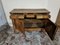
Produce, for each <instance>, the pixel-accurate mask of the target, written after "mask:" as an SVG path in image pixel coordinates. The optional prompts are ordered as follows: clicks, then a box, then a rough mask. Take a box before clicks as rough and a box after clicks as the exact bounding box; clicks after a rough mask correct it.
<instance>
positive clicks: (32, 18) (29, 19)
mask: <svg viewBox="0 0 60 45" xmlns="http://www.w3.org/2000/svg"><path fill="white" fill-rule="evenodd" d="M49 13H50V12H49V11H48V10H46V9H14V10H12V11H11V12H10V14H11V15H10V18H11V19H12V22H13V27H14V29H15V30H18V31H20V32H22V33H23V34H25V31H40V30H41V29H45V30H46V31H47V33H48V34H49V36H50V37H51V35H50V33H51V34H53V32H54V30H55V28H56V26H55V24H54V23H52V22H51V21H50V20H49V18H50V15H49ZM53 26H54V27H53ZM50 27H51V28H50ZM52 28H53V30H52ZM51 38H52V37H51Z"/></svg>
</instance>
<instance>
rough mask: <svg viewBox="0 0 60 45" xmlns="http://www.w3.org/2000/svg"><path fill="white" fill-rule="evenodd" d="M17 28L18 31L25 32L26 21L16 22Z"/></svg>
mask: <svg viewBox="0 0 60 45" xmlns="http://www.w3.org/2000/svg"><path fill="white" fill-rule="evenodd" d="M15 27H16V29H17V30H19V31H21V32H24V20H19V19H17V20H15Z"/></svg>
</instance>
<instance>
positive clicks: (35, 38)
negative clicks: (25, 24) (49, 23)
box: [0, 28, 60, 45]
mask: <svg viewBox="0 0 60 45" xmlns="http://www.w3.org/2000/svg"><path fill="white" fill-rule="evenodd" d="M25 34H26V37H24V35H23V34H22V33H21V32H14V29H13V28H9V29H7V30H2V31H1V32H0V45H60V28H58V29H57V32H56V35H55V39H54V40H53V41H52V40H51V39H50V38H49V36H48V34H47V33H46V32H45V31H44V30H42V31H40V32H35V31H34V32H25Z"/></svg>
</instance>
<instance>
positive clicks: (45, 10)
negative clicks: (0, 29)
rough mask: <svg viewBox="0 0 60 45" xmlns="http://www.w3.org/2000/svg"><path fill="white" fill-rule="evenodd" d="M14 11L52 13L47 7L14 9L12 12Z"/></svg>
mask: <svg viewBox="0 0 60 45" xmlns="http://www.w3.org/2000/svg"><path fill="white" fill-rule="evenodd" d="M10 13H11V14H13V13H50V12H49V11H48V10H47V9H13V10H12V11H11V12H10Z"/></svg>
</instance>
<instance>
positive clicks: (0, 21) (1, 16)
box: [0, 0, 7, 27]
mask: <svg viewBox="0 0 60 45" xmlns="http://www.w3.org/2000/svg"><path fill="white" fill-rule="evenodd" d="M6 23H7V20H6V17H5V13H4V10H3V6H2V3H1V0H0V27H1V26H2V25H5V24H6Z"/></svg>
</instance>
